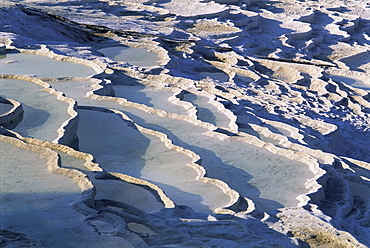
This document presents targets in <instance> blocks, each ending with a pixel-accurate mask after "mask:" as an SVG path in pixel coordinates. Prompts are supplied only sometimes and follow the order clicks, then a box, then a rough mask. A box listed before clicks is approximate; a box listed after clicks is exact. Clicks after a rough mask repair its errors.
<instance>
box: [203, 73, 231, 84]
mask: <svg viewBox="0 0 370 248" xmlns="http://www.w3.org/2000/svg"><path fill="white" fill-rule="evenodd" d="M200 74H201V75H202V76H203V77H205V78H207V77H209V78H212V79H214V80H218V81H221V82H227V81H229V76H228V75H227V74H226V73H223V72H206V71H204V72H200Z"/></svg>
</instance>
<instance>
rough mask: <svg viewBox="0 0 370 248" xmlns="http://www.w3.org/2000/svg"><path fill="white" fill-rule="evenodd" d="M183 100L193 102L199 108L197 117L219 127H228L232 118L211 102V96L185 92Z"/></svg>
mask: <svg viewBox="0 0 370 248" xmlns="http://www.w3.org/2000/svg"><path fill="white" fill-rule="evenodd" d="M183 100H184V101H187V102H191V103H192V104H193V105H194V106H196V108H197V118H198V119H199V120H201V121H204V122H208V123H211V124H213V125H216V126H219V127H226V128H228V127H229V125H230V119H229V118H228V117H227V116H226V115H225V114H223V113H221V112H219V111H218V109H217V108H216V107H215V106H214V105H212V104H210V103H209V98H208V97H204V96H198V95H195V94H192V93H187V94H184V96H183Z"/></svg>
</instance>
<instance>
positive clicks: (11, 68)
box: [0, 53, 96, 78]
mask: <svg viewBox="0 0 370 248" xmlns="http://www.w3.org/2000/svg"><path fill="white" fill-rule="evenodd" d="M0 67H1V71H0V73H1V74H15V75H27V76H35V77H50V78H56V77H88V76H92V75H94V74H96V72H95V70H94V69H93V68H91V67H88V66H84V65H81V64H76V63H67V62H61V61H58V60H55V59H51V58H48V57H45V56H38V55H33V54H24V53H9V54H7V55H6V57H5V58H2V59H1V58H0Z"/></svg>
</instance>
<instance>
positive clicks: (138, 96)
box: [114, 85, 187, 115]
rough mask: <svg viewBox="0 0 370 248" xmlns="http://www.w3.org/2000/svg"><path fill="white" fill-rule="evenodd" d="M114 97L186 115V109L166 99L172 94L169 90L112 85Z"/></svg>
mask: <svg viewBox="0 0 370 248" xmlns="http://www.w3.org/2000/svg"><path fill="white" fill-rule="evenodd" d="M114 91H115V93H116V97H121V98H125V99H127V100H129V101H131V102H135V103H140V104H145V105H146V106H149V107H153V108H156V109H162V110H165V111H166V112H169V113H175V114H180V115H187V112H186V110H185V109H184V108H183V107H181V106H178V105H175V104H172V103H170V102H169V101H168V99H169V98H170V97H171V96H173V95H174V93H173V92H170V91H161V90H159V89H156V88H153V87H145V86H124V85H116V86H114Z"/></svg>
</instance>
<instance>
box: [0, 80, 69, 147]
mask: <svg viewBox="0 0 370 248" xmlns="http://www.w3.org/2000/svg"><path fill="white" fill-rule="evenodd" d="M0 88H1V92H0V96H3V97H6V98H10V99H14V100H17V101H18V102H20V103H22V106H23V110H24V114H23V120H22V122H20V123H19V124H18V126H17V127H16V128H15V129H14V131H16V132H19V133H20V134H21V135H23V136H28V137H33V138H37V139H43V140H47V141H50V142H52V141H53V140H54V139H56V138H57V137H58V133H57V130H58V128H60V127H61V126H62V124H63V123H64V122H65V121H66V120H68V119H69V118H70V117H71V116H70V115H69V114H68V112H67V109H68V106H69V105H68V103H65V102H62V101H59V100H58V99H57V97H56V96H54V95H51V94H49V93H48V92H45V91H42V89H43V87H41V86H40V85H37V84H35V83H32V82H29V81H23V80H15V79H0Z"/></svg>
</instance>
